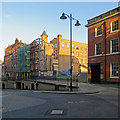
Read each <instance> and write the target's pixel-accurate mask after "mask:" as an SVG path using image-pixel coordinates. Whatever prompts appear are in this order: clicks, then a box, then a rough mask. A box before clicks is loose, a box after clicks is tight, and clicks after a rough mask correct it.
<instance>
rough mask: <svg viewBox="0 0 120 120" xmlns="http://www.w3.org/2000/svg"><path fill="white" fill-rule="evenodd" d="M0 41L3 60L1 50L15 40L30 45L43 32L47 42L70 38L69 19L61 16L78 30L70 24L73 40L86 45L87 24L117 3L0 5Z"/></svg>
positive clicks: (22, 3) (1, 55)
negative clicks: (73, 19)
mask: <svg viewBox="0 0 120 120" xmlns="http://www.w3.org/2000/svg"><path fill="white" fill-rule="evenodd" d="M0 6H2V7H0V8H1V9H0V11H2V12H1V18H2V24H1V23H0V25H2V28H0V31H2V37H1V36H0V38H1V39H0V41H1V45H0V59H1V60H3V59H4V54H5V52H4V49H5V48H6V47H8V44H10V45H11V44H14V42H15V39H16V38H18V39H19V40H22V41H23V42H26V43H28V44H30V43H31V42H32V41H33V40H35V39H36V38H38V37H40V36H41V34H42V32H43V30H45V31H46V33H47V35H48V42H50V41H51V40H52V39H53V38H56V37H57V35H58V34H61V35H62V37H63V38H64V39H69V38H70V35H69V34H70V32H69V31H70V28H69V22H70V21H69V18H68V19H66V20H61V19H60V16H61V15H62V13H63V12H64V13H66V14H68V15H70V14H72V16H73V17H74V18H76V19H77V20H79V22H80V23H81V26H79V27H76V26H74V24H75V23H76V21H73V22H72V23H73V27H72V28H73V30H72V31H73V40H74V41H78V42H81V43H88V34H87V28H86V27H85V25H86V24H87V20H88V19H91V18H93V17H95V16H98V15H100V14H102V13H104V12H107V11H109V10H111V9H114V8H116V7H118V2H2V4H1V3H0Z"/></svg>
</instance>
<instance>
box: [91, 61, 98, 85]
mask: <svg viewBox="0 0 120 120" xmlns="http://www.w3.org/2000/svg"><path fill="white" fill-rule="evenodd" d="M90 67H91V83H100V64H98V63H96V64H91V65H90Z"/></svg>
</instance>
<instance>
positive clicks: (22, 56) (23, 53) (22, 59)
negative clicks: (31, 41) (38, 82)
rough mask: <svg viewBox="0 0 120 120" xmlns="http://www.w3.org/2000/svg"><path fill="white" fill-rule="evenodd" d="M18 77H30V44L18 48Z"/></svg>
mask: <svg viewBox="0 0 120 120" xmlns="http://www.w3.org/2000/svg"><path fill="white" fill-rule="evenodd" d="M17 72H18V79H29V78H30V45H26V46H24V47H21V48H19V49H17Z"/></svg>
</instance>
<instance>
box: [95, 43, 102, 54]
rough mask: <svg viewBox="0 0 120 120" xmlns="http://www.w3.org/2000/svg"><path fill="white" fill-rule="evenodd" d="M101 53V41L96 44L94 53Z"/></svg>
mask: <svg viewBox="0 0 120 120" xmlns="http://www.w3.org/2000/svg"><path fill="white" fill-rule="evenodd" d="M99 54H102V43H98V44H96V55H99Z"/></svg>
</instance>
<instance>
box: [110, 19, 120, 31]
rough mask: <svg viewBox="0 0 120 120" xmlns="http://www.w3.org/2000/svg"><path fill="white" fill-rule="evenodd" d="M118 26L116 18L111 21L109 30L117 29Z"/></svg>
mask: <svg viewBox="0 0 120 120" xmlns="http://www.w3.org/2000/svg"><path fill="white" fill-rule="evenodd" d="M118 26H119V23H118V20H116V21H114V22H112V23H111V32H112V31H116V30H118V29H119V28H118Z"/></svg>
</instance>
